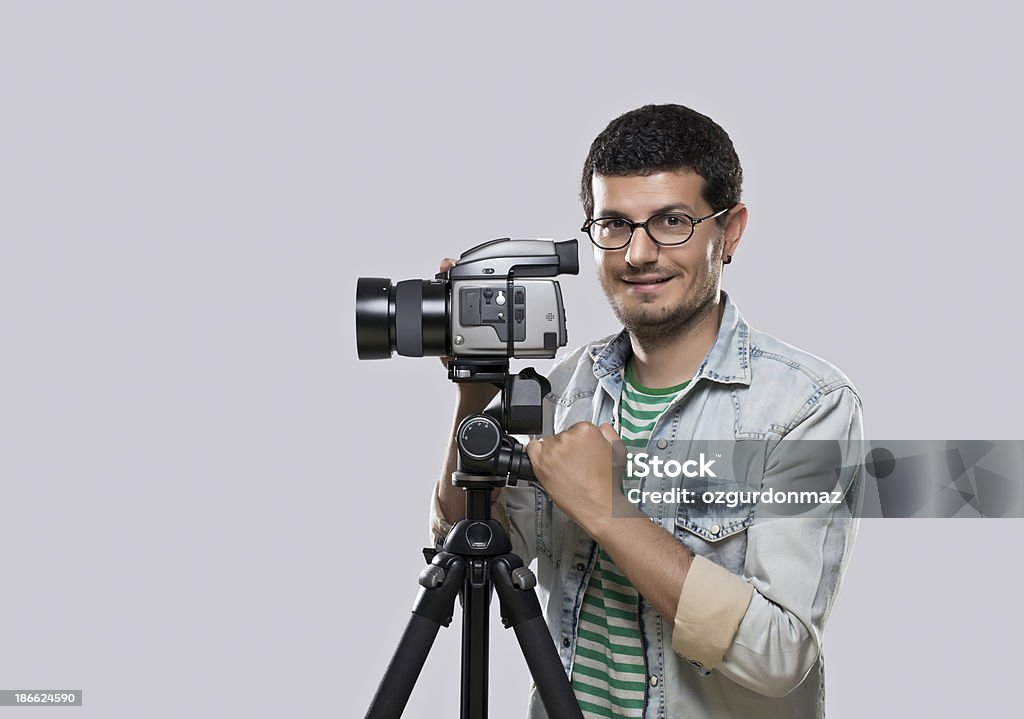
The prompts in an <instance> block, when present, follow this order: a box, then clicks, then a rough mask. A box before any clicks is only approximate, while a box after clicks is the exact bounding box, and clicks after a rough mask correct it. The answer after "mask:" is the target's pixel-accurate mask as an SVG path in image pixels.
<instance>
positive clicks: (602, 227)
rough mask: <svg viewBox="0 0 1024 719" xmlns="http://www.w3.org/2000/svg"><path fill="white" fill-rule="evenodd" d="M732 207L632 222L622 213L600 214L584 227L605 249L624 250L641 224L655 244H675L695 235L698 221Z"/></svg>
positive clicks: (582, 228) (598, 245)
mask: <svg viewBox="0 0 1024 719" xmlns="http://www.w3.org/2000/svg"><path fill="white" fill-rule="evenodd" d="M728 211H729V208H728V207H727V208H725V209H724V210H719V211H718V212H715V213H713V214H710V215H707V216H705V217H690V216H689V215H687V214H686V213H685V212H663V213H661V214H658V215H654V216H653V217H650V218H648V219H647V221H646V222H630V221H629V220H626V219H624V218H622V217H598V218H597V219H593V220H592V219H588V220H587V221H586V222H584V223H583V227H581V228H580V230H581V231H583V232H586V233H587V234H588V235H589V236H590V241H591V242H593V243H594V245H596V246H597V247H600V248H601V249H602V250H621V249H622V248H623V247H625V246H626V245H628V244H629V243H630V241H631V240H632V239H633V233H634V232H635V231H636V228H638V227H642V228H644V231H645V232H647V236H648V237H650V238H651V239H652V240H653V241H654V244H656V245H658V246H660V247H675V246H676V245H681V244H683V243H684V242H686V241H687V240H688V239H690V238H691V237H693V231H694V230H695V229H697V225H699V224H700V223H702V222H704V221H705V220H711V219H714V218H716V217H719V216H721V215H724V214H725V213H726V212H728Z"/></svg>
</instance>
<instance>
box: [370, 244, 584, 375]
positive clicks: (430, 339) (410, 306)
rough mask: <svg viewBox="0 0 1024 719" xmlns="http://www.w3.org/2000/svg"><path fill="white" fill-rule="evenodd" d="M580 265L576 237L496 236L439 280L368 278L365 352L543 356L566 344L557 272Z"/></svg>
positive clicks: (377, 355) (372, 354)
mask: <svg viewBox="0 0 1024 719" xmlns="http://www.w3.org/2000/svg"><path fill="white" fill-rule="evenodd" d="M578 272H579V260H578V247H577V243H576V240H568V241H566V242H554V241H552V240H511V239H508V238H504V239H499V240H491V241H490V242H485V243H483V244H481V245H477V246H476V247H473V248H472V249H469V250H467V251H466V252H464V253H463V254H462V255H461V256H460V257H459V259H458V261H457V262H456V263H455V265H454V266H453V267H452V268H451V269H449V270H448V272H445V273H439V274H438V275H437V276H436V277H435V278H434V279H433V280H404V281H402V282H399V283H398V284H397V285H392V283H391V281H390V280H389V279H386V278H360V279H359V281H358V283H357V285H356V346H357V350H358V353H359V358H360V359H386V358H388V357H390V356H391V354H392V352H398V354H400V355H405V356H409V357H423V356H428V355H435V356H450V357H456V358H460V357H466V358H481V359H482V358H509V357H522V358H542V359H547V358H551V357H554V356H555V352H556V351H557V350H558V348H559V347H563V346H565V344H566V330H565V308H564V306H563V304H562V292H561V289H560V287H559V285H558V282H557V281H556V280H553V279H548V278H550V277H554V276H557V275H559V274H563V273H565V274H577V273H578Z"/></svg>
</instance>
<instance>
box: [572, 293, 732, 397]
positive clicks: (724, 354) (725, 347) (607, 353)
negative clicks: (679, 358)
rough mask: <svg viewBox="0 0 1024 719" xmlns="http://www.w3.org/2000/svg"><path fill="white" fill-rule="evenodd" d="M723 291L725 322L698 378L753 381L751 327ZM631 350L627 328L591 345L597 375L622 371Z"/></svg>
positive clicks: (701, 367)
mask: <svg viewBox="0 0 1024 719" xmlns="http://www.w3.org/2000/svg"><path fill="white" fill-rule="evenodd" d="M721 292H722V302H723V304H724V305H725V310H724V312H723V313H722V324H721V325H719V327H718V335H717V336H716V337H715V343H714V344H713V345H712V346H711V349H710V350H708V353H707V356H705V357H704V361H703V362H701V365H700V367H699V368H698V369H697V374H696V375H694V380H699V379H708V380H711V381H712V382H721V383H725V384H732V383H735V384H745V385H749V384H750V327H749V325H747V322H746V320H744V319H743V315H741V314H740V311H739V308H737V307H736V304H735V303H734V302H733V301H732V299H730V297H729V295H728V294H726V292H725V291H724V290H722V291H721ZM631 353H632V346H631V345H630V342H629V333H628V332H627V331H626V330H622V331H621V332H619V334H617V335H616V336H615V337H613V338H612V339H611V340H610V341H609V342H608V343H607V344H603V345H601V344H599V345H596V346H594V347H591V349H590V356H591V358H592V359H593V360H594V376H595V377H596V378H597V379H598V380H601V379H602V378H603V377H605V376H607V375H609V374H612V373H618V372H619V371H620V370H621V369H622V368H623V367H624V366H625V364H626V360H627V359H628V358H629V356H630V354H631Z"/></svg>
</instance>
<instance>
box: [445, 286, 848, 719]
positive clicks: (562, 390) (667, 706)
mask: <svg viewBox="0 0 1024 719" xmlns="http://www.w3.org/2000/svg"><path fill="white" fill-rule="evenodd" d="M722 300H723V302H724V305H725V306H724V312H723V316H722V322H721V325H720V327H719V331H718V336H717V338H716V340H715V342H714V344H713V345H712V347H711V349H710V350H709V352H708V354H707V356H706V357H705V359H704V361H703V362H702V363H701V365H700V368H699V369H698V370H697V373H696V375H695V376H694V378H693V380H692V381H691V382H690V383H689V385H688V386H687V388H686V390H685V392H684V393H683V394H682V396H681V397H679V398H678V399H677V400H676V401H675V402H674V403H673V404H672V405H670V406H669V408H668V409H666V410H665V412H664V413H663V414H662V415H661V417H660V418H659V420H658V422H657V425H656V426H655V429H654V432H653V434H652V437H651V440H650V444H649V445H648V446H649V447H650V448H652V449H654V448H661V449H665V448H676V449H670V451H678V452H681V453H684V454H685V453H687V452H689V451H690V450H691V449H692V447H691V442H694V441H701V440H729V441H732V442H733V443H734V444H735V445H736V446H740V445H742V444H743V443H745V442H749V443H750V444H749V445H747V446H751V447H755V448H756V449H755V451H754V452H753V453H751V456H753V457H754V460H753V461H748V462H747V464H746V466H747V467H748V469H747V472H746V476H744V477H743V478H742V483H743V484H745V485H746V486H747V487H750V486H752V487H753V488H755V489H758V488H760V489H761V490H772V489H775V488H785V489H790V488H792V487H793V486H801V485H800V483H801V482H802V481H804V480H807V479H811V480H814V478H815V477H822V476H827V475H828V474H829V473H834V471H835V467H836V466H837V465H836V464H835V462H836V461H838V462H840V464H839V465H838V466H841V467H842V466H845V467H847V468H850V467H853V468H854V469H853V470H852V476H850V477H848V481H846V482H845V483H844V484H843V487H844V488H845V490H846V491H845V494H844V496H843V501H841V502H839V503H836V504H828V505H823V506H822V507H820V508H819V509H818V510H817V511H815V512H812V513H811V515H810V516H801V517H792V518H783V519H778V518H775V519H769V518H767V517H762V516H760V514H761V512H762V509H763V507H761V506H759V505H757V504H753V503H750V504H741V505H740V506H738V507H735V508H733V509H730V510H729V511H728V513H722V511H721V508H720V507H715V506H713V505H703V506H702V505H699V504H697V505H687V504H683V503H676V504H671V503H659V504H647V505H644V506H641V509H642V510H643V511H644V512H645V513H646V514H648V515H649V516H650V517H651V520H652V521H654V522H656V523H657V524H659V525H660V526H661V527H662V528H663V529H664V530H665V531H666V532H669V533H670V534H672V535H673V536H674V537H675V538H676V539H677V540H678V541H679V542H681V543H682V544H683V545H685V546H686V547H687V548H688V549H689V550H690V551H691V552H693V553H694V555H695V556H694V561H693V563H692V565H691V567H690V570H689V571H688V573H687V576H686V579H685V581H684V584H683V589H682V592H681V595H680V598H679V605H678V608H677V611H676V616H675V617H674V618H666V617H663V616H661V615H660V614H659V613H658V612H657V611H656V610H655V609H654V608H653V607H652V606H651V605H649V604H648V603H646V602H645V601H644V600H643V599H642V598H641V603H640V612H639V614H640V616H639V620H640V628H641V634H642V637H643V641H644V647H645V654H646V666H647V689H646V701H645V710H644V717H646V718H647V719H655V718H656V717H658V718H662V719H664V718H667V719H683V718H684V717H686V718H690V717H694V718H698V717H699V718H705V717H707V718H708V719H728V718H731V717H744V718H750V717H758V718H759V719H775V718H776V717H777V718H779V719H781V718H782V717H785V718H786V719H793V718H795V717H796V718H802V717H821V716H824V661H823V658H822V654H821V643H822V633H823V631H824V627H825V623H826V621H827V619H828V616H829V613H830V611H831V609H832V606H833V604H834V602H835V599H836V596H837V593H838V591H839V586H840V583H841V581H842V577H843V573H844V570H845V567H846V563H847V560H848V558H849V554H850V550H851V548H852V545H853V541H854V537H855V534H856V527H857V520H856V519H855V518H854V514H855V511H854V508H855V507H856V505H857V502H858V501H859V492H860V487H861V480H860V476H859V471H860V470H859V469H858V468H857V467H858V465H859V461H858V460H859V458H858V457H856V456H854V455H855V454H856V452H857V448H858V445H859V444H860V440H861V439H862V425H861V404H860V399H859V397H858V395H857V393H856V391H855V389H854V387H853V386H852V384H851V383H850V380H849V379H847V378H846V376H845V375H843V374H842V373H841V372H840V371H839V370H838V369H836V368H835V367H833V366H832V365H830V364H829V363H827V362H825V361H824V360H822V359H820V358H818V357H815V356H814V355H811V354H809V353H807V352H804V351H801V350H799V349H796V348H794V347H792V346H790V345H787V344H785V343H783V342H781V341H779V340H777V339H775V338H774V337H771V336H769V335H766V334H764V333H762V332H758V331H756V330H753V329H751V328H750V326H749V325H748V324H747V323H746V322H745V321H744V319H743V317H742V316H741V315H740V312H739V310H738V309H737V307H736V305H735V304H734V303H733V302H732V301H731V299H730V298H729V297H728V295H727V294H726V293H724V292H723V293H722ZM630 351H631V350H630V342H629V337H628V335H627V334H626V332H625V331H623V332H620V333H619V334H618V335H615V336H612V337H610V338H606V339H604V340H601V341H598V342H594V343H592V344H589V345H587V346H585V347H582V348H579V349H577V350H576V351H574V352H572V353H570V354H568V355H566V356H564V357H563V358H561V360H560V361H559V362H557V363H556V365H555V366H554V368H553V369H552V370H551V372H550V373H549V375H548V377H549V380H550V381H551V386H552V391H551V393H550V394H548V395H547V397H546V398H545V399H546V401H547V402H550V405H551V406H550V407H547V409H549V410H551V411H552V412H553V427H552V429H553V431H554V432H559V431H562V430H564V429H567V428H568V427H570V426H572V425H573V424H575V423H577V422H582V421H586V422H593V423H595V424H602V423H612V424H615V425H616V426H618V425H617V421H616V418H617V417H618V414H619V413H618V407H619V398H620V395H621V391H622V384H623V368H624V366H625V363H626V360H627V359H628V357H629V355H630ZM797 439H801V440H829V441H830V442H831V443H832V444H834V446H835V448H836V452H837V453H838V455H839V457H838V460H837V459H836V457H835V456H831V457H829V459H828V461H826V460H825V459H820V460H818V459H816V458H815V453H811V455H809V456H808V457H806V458H805V459H803V460H801V461H800V462H794V461H791V457H790V455H787V454H786V452H785V451H783V450H784V449H785V448H786V447H788V446H802V445H787V444H786V443H784V442H783V440H787V442H788V441H790V440H797ZM804 444H808V443H804ZM811 444H813V443H811ZM690 481H691V480H688V479H675V480H667V479H660V480H650V481H649V483H648V484H647V486H646V487H645V488H646V489H668V488H669V486H668V485H669V484H672V483H674V484H675V485H676V486H680V487H686V486H687V482H690ZM496 505H497V506H496V507H495V510H496V511H495V516H496V517H497V518H499V519H501V520H503V523H505V522H507V525H508V529H509V534H510V536H511V537H512V542H513V547H514V550H515V552H516V553H517V554H519V555H520V556H521V557H522V558H523V561H524V562H530V561H531V560H536V563H537V564H536V569H537V578H538V588H537V590H538V594H539V596H540V600H541V606H542V607H543V609H544V614H545V619H546V621H547V624H548V628H549V629H550V631H551V635H552V637H553V638H554V641H555V645H556V647H557V649H558V651H559V654H560V657H561V659H562V663H563V666H564V667H565V671H566V674H567V675H568V676H571V675H572V668H573V661H574V651H575V647H576V628H577V624H578V619H579V612H580V606H581V604H582V601H583V595H584V592H585V591H586V588H587V584H588V582H589V580H590V574H591V571H592V569H593V567H594V563H595V558H596V555H597V552H596V545H595V542H594V541H593V539H591V538H590V537H589V536H588V535H587V534H586V533H585V532H584V531H583V530H582V528H581V527H579V526H578V525H577V524H575V523H574V522H572V521H570V520H568V519H567V517H566V516H565V514H564V513H563V512H562V511H561V509H559V508H558V507H557V506H555V505H554V503H553V502H552V501H551V500H550V499H549V498H548V497H547V495H546V494H545V493H544V491H543V489H541V488H539V487H537V486H534V485H525V484H522V483H521V484H520V485H519V486H518V487H516V488H506V489H505V490H504V491H503V492H502V495H501V497H500V499H499V500H498V502H497V503H496ZM431 526H432V531H433V532H434V534H435V536H437V535H438V534H441V533H443V532H444V531H445V529H446V528H447V526H448V525H447V523H446V522H444V521H443V519H442V518H441V516H440V511H439V506H438V504H437V502H436V499H435V502H434V505H433V508H432V513H431ZM529 716H530V717H531V718H532V719H541V718H542V717H546V716H547V714H546V713H545V711H544V708H543V705H542V704H541V702H540V698H539V695H537V692H536V690H534V691H533V693H532V695H531V699H530V714H529ZM551 719H558V718H557V717H552V718H551Z"/></svg>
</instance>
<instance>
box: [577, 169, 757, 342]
mask: <svg viewBox="0 0 1024 719" xmlns="http://www.w3.org/2000/svg"><path fill="white" fill-rule="evenodd" d="M703 185H704V180H703V178H701V176H700V175H698V174H697V173H695V172H692V171H689V170H684V171H679V172H659V173H656V174H653V175H646V176H644V175H627V176H625V177H614V176H603V175H595V176H594V179H593V188H594V217H595V218H598V217H622V218H624V219H627V220H629V221H631V222H643V221H645V220H647V219H648V218H649V217H651V216H652V215H656V214H658V213H662V212H670V211H676V212H684V213H686V214H688V215H690V216H692V217H695V218H697V217H704V216H705V215H710V214H712V213H713V212H715V211H716V210H719V209H722V208H718V207H715V208H712V207H710V206H708V204H707V203H706V202H705V201H704V199H703V197H702V196H701V189H702V188H703ZM730 215H731V213H730ZM726 241H727V240H726V238H725V233H724V232H723V230H722V228H721V227H720V226H719V225H718V223H717V222H716V221H715V220H706V221H704V222H702V223H700V224H699V225H697V227H696V228H695V229H694V232H693V236H692V237H690V239H689V240H688V241H687V242H686V243H684V244H682V245H679V246H676V247H659V246H658V245H656V244H654V242H653V241H652V240H651V238H650V236H649V235H648V234H647V233H646V232H645V231H644V229H643V228H640V227H638V228H637V229H636V230H634V232H633V239H632V241H631V242H630V243H629V245H627V246H626V247H625V248H624V249H620V250H602V249H600V248H597V247H595V248H594V262H595V264H596V265H597V272H598V279H599V280H600V281H601V286H602V288H603V289H604V293H605V295H607V297H608V301H609V302H610V303H611V306H612V310H614V312H615V315H616V316H617V317H618V318H619V321H620V322H622V325H623V326H624V327H625V328H626V329H627V330H629V331H630V332H631V333H632V334H634V336H637V337H638V338H642V339H657V338H659V337H661V338H664V337H667V336H669V335H671V334H673V333H677V332H679V331H681V330H684V329H686V328H687V327H688V326H690V325H691V324H692V323H693V322H694V321H696V320H699V319H700V318H702V317H704V316H705V315H706V313H707V311H708V310H709V309H711V308H712V307H713V306H714V305H715V304H716V303H717V301H718V289H719V284H720V280H721V274H722V248H723V244H725V243H726ZM738 241H739V238H738V237H737V238H736V242H738ZM729 244H730V248H734V247H735V243H734V242H733V243H729ZM730 252H731V249H730Z"/></svg>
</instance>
